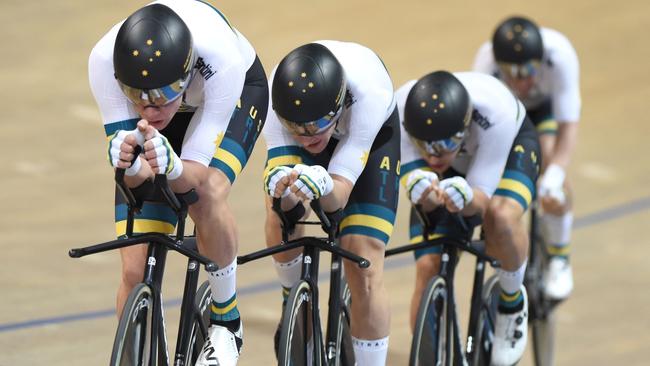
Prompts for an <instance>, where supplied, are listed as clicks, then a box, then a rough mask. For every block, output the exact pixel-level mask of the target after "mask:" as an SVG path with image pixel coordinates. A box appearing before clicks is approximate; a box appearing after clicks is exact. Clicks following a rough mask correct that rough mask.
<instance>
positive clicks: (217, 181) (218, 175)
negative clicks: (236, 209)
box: [190, 168, 231, 221]
mask: <svg viewBox="0 0 650 366" xmlns="http://www.w3.org/2000/svg"><path fill="white" fill-rule="evenodd" d="M195 189H196V192H197V194H198V196H199V201H198V202H197V203H195V204H193V205H192V206H190V216H191V217H192V219H193V220H195V221H197V220H201V218H202V217H203V216H204V214H205V213H206V212H209V211H211V210H214V209H215V207H216V206H218V205H220V204H225V203H226V202H227V199H228V195H229V194H230V189H231V184H230V181H229V180H228V177H226V175H225V174H224V173H223V172H221V171H220V170H218V169H212V168H211V169H209V172H208V174H206V175H205V179H204V180H203V181H202V182H200V184H199V185H198V187H196V188H195ZM207 217H209V216H207Z"/></svg>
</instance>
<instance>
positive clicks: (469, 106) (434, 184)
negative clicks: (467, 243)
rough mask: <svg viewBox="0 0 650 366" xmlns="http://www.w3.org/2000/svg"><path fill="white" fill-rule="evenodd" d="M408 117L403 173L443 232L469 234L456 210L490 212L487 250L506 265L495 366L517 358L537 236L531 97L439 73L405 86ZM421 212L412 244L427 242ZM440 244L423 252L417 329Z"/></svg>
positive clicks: (480, 79) (491, 82) (486, 79)
mask: <svg viewBox="0 0 650 366" xmlns="http://www.w3.org/2000/svg"><path fill="white" fill-rule="evenodd" d="M395 95H396V98H397V105H398V108H399V111H400V117H401V119H402V127H403V131H402V142H401V144H402V145H401V149H402V159H403V160H402V161H403V164H402V169H401V170H402V176H401V180H402V182H403V183H404V185H405V187H406V189H407V194H408V196H409V199H410V200H411V202H412V203H413V204H417V205H422V208H423V210H424V211H426V215H427V217H428V219H429V222H431V223H432V224H435V234H438V235H467V234H469V233H467V232H463V231H461V230H459V228H460V226H459V225H455V224H454V221H452V219H453V217H452V216H451V215H450V214H449V213H460V215H462V216H464V217H466V218H470V220H469V221H472V220H473V219H471V218H472V217H475V216H476V217H478V218H482V219H483V227H484V230H485V235H486V249H487V253H488V254H489V255H491V256H493V257H495V258H497V259H499V261H500V262H501V266H502V267H501V269H499V270H498V271H497V273H498V277H499V285H500V287H501V295H500V297H499V306H498V311H497V317H496V325H495V335H494V342H493V347H492V363H491V364H493V365H512V364H514V363H515V362H516V361H517V360H519V358H520V357H521V355H522V354H523V351H524V348H525V345H526V339H527V317H528V314H527V311H528V306H527V301H528V300H527V297H526V290H525V288H524V286H523V277H524V271H525V268H526V258H527V251H528V236H527V233H526V230H525V228H524V225H523V222H522V220H521V218H522V216H523V215H524V213H525V211H526V210H527V208H528V204H529V203H530V201H531V197H533V196H534V194H535V186H534V184H535V180H536V178H537V173H538V160H537V159H538V156H537V155H538V153H539V144H538V141H537V134H536V133H535V129H534V127H533V125H532V123H531V122H530V121H529V119H528V118H527V117H526V112H525V109H524V106H523V105H522V103H521V102H520V101H519V100H518V99H517V98H516V97H515V96H514V95H513V94H512V93H511V92H510V91H509V90H508V89H507V88H506V87H505V86H504V85H503V84H502V83H501V82H499V81H498V80H497V79H495V78H493V77H491V76H489V75H484V74H481V73H475V72H460V73H454V74H452V73H449V72H447V71H436V72H433V73H430V74H428V75H425V76H424V77H422V78H421V79H419V80H417V81H416V80H411V81H409V82H407V83H406V84H404V85H403V86H402V87H401V88H399V89H398V91H397V92H396V94H395ZM422 233H423V228H422V226H421V224H420V223H419V221H418V220H417V215H414V212H413V211H412V212H411V242H412V243H417V242H421V241H422V240H423V238H422ZM439 253H440V247H432V248H429V249H424V250H418V251H416V252H415V258H416V286H415V291H414V294H413V298H412V302H411V327H413V324H414V323H415V316H416V312H417V306H418V304H419V302H420V298H421V296H422V291H423V290H424V287H425V286H426V284H427V282H428V281H429V280H430V279H431V278H432V277H433V276H434V275H435V274H437V273H438V271H439V268H440V255H439Z"/></svg>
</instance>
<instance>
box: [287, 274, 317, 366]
mask: <svg viewBox="0 0 650 366" xmlns="http://www.w3.org/2000/svg"><path fill="white" fill-rule="evenodd" d="M312 299H313V296H312V289H311V286H310V285H309V283H308V282H307V281H300V282H298V284H296V286H294V287H293V288H292V289H291V292H290V293H289V297H288V298H287V305H286V307H285V308H284V314H283V317H282V318H283V320H282V332H281V333H280V344H279V347H278V365H279V366H296V365H316V366H319V365H321V360H322V358H321V356H320V345H317V344H314V342H313V334H314V331H315V329H314V324H313V322H312V310H311V308H312ZM316 331H319V332H320V329H318V330H316ZM310 338H311V357H310V352H309V350H310V346H309V342H310Z"/></svg>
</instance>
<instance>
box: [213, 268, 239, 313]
mask: <svg viewBox="0 0 650 366" xmlns="http://www.w3.org/2000/svg"><path fill="white" fill-rule="evenodd" d="M208 282H210V290H212V301H216V302H225V301H228V300H230V299H231V298H232V297H233V296H234V295H235V291H236V289H237V258H235V259H234V260H233V261H232V263H230V264H229V265H227V266H226V267H225V268H221V269H219V270H218V271H216V272H208Z"/></svg>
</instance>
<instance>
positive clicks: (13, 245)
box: [0, 0, 650, 366]
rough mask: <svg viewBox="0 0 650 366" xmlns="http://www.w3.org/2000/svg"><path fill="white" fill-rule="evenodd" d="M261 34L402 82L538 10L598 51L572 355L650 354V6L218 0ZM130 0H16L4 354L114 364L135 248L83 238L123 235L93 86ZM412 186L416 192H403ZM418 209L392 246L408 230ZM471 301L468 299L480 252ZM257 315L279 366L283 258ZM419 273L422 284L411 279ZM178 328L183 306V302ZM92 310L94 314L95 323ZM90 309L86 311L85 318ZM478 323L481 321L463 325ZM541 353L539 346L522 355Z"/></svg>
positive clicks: (8, 19) (406, 295) (399, 274)
mask: <svg viewBox="0 0 650 366" xmlns="http://www.w3.org/2000/svg"><path fill="white" fill-rule="evenodd" d="M212 3H213V4H214V5H216V6H217V7H218V8H220V9H221V10H222V11H223V12H224V13H225V14H226V15H227V16H228V17H229V18H230V20H231V21H232V23H233V24H234V25H235V26H236V27H237V28H238V29H239V30H240V31H241V32H242V33H243V34H245V35H246V37H247V38H248V39H249V40H250V41H251V42H252V43H253V45H254V46H255V47H256V49H257V51H258V53H259V55H260V58H261V59H262V61H263V63H264V66H265V67H266V69H267V72H268V71H269V70H270V69H271V68H272V67H273V65H274V64H275V63H277V62H278V61H279V60H280V58H281V57H282V56H284V55H285V54H286V53H287V52H288V51H289V50H291V49H292V48H294V47H295V46H297V45H300V44H303V43H306V42H309V41H311V40H315V39H340V40H349V41H356V42H359V43H362V44H365V45H367V46H369V47H371V48H373V49H374V50H375V51H376V52H377V53H378V54H379V55H380V56H381V57H382V58H383V60H384V62H385V63H386V65H387V67H388V69H389V71H390V73H391V75H392V78H393V82H394V85H395V87H396V88H397V87H399V86H400V85H401V84H402V83H404V82H405V81H407V80H409V79H413V78H417V77H420V76H421V75H424V74H425V73H428V72H430V71H432V70H434V69H441V68H445V69H449V70H452V71H460V70H466V69H468V68H469V67H470V66H471V63H472V60H473V57H474V53H475V51H476V49H477V47H478V46H479V45H480V44H481V43H482V42H483V41H484V40H485V39H487V38H488V37H489V36H490V34H491V32H492V30H493V28H494V26H495V25H496V23H497V22H498V21H499V20H501V19H502V18H503V17H505V16H507V15H510V14H513V13H522V14H527V15H529V16H531V17H533V18H534V19H536V20H537V21H538V22H539V23H540V24H543V25H545V26H548V27H552V28H555V29H558V30H560V31H562V32H563V33H565V34H566V35H567V36H568V37H569V38H570V39H571V41H572V42H573V45H574V46H575V48H576V49H577V52H578V55H579V57H580V61H581V63H580V66H581V85H582V98H583V110H582V121H581V131H580V143H579V146H578V148H577V151H576V153H575V155H574V161H573V165H572V167H571V169H570V172H569V175H570V177H571V179H572V181H573V186H574V187H575V191H576V217H577V219H578V220H577V223H576V228H575V231H574V239H573V244H574V245H573V248H574V255H573V265H574V273H575V282H576V286H575V293H574V294H573V296H572V297H571V299H570V300H569V301H568V302H567V303H566V304H564V305H562V306H561V308H560V309H559V312H558V317H559V320H558V324H559V330H558V348H559V350H558V362H557V364H558V365H589V366H591V365H647V364H648V363H649V362H650V361H648V359H649V356H650V346H648V345H649V344H650V335H649V334H650V332H648V329H650V316H648V309H650V291H648V285H649V284H650V280H649V279H650V267H649V266H648V264H647V263H648V257H649V254H650V250H649V249H648V248H649V244H650V240H648V239H647V237H646V236H645V235H646V233H647V231H646V230H644V229H643V227H644V226H645V225H647V224H648V222H650V210H648V208H650V199H649V197H650V164H649V163H648V156H647V150H644V149H645V147H644V146H647V142H646V141H647V140H646V139H647V138H648V136H650V120H648V117H647V115H646V106H647V103H648V100H650V72H648V61H647V60H648V59H649V58H650V48H649V47H648V41H647V32H648V26H649V25H650V5H648V2H647V1H641V0H632V1H624V2H621V1H619V2H610V1H602V0H597V1H591V0H572V1H558V0H550V1H540V2H534V3H533V2H521V1H506V0H499V1H489V2H486V1H465V0H460V1H456V2H450V1H446V2H442V1H400V2H380V1H366V0H363V1H359V0H357V1H343V0H335V1H296V0H283V1H225V2H221V3H219V2H215V1H212ZM143 4H144V3H143V2H139V1H127V0H111V1H109V0H95V1H82V0H54V1H33V2H27V1H18V0H3V1H2V2H0V35H1V37H0V49H1V50H2V57H1V58H0V81H1V82H2V85H1V87H0V90H1V91H0V96H1V97H0V109H1V110H2V111H3V118H2V123H0V151H2V156H5V157H7V159H6V160H4V166H3V168H2V173H0V204H1V205H2V207H1V208H0V252H1V253H2V254H1V255H0V258H1V259H0V290H1V295H0V366H15V365H35V364H47V365H61V366H63V365H66V366H68V365H104V364H106V363H107V361H108V359H109V357H110V349H111V345H112V338H113V335H114V330H115V326H116V319H115V317H114V316H113V315H111V312H112V309H113V306H114V295H115V291H116V288H117V283H118V280H119V274H120V272H119V269H120V261H119V256H118V255H117V253H108V254H102V255H97V256H93V257H89V258H85V259H82V260H72V259H69V258H68V257H67V251H68V249H69V248H71V247H78V246H82V245H87V244H91V243H94V242H100V241H105V240H110V239H112V237H113V235H114V234H113V223H112V222H113V209H112V199H113V190H112V181H111V178H112V171H111V169H110V168H109V167H108V164H107V163H106V159H105V153H106V152H105V150H106V147H105V141H104V132H103V128H102V126H101V122H100V119H99V114H98V112H97V108H96V106H95V103H94V100H93V98H92V95H91V93H90V90H89V87H88V76H87V58H88V54H89V52H90V49H91V48H92V46H93V45H94V43H95V42H96V41H97V40H98V39H99V38H100V37H101V36H102V35H103V34H104V33H105V32H106V31H107V30H108V29H109V28H110V27H111V26H112V25H113V24H114V23H116V22H117V21H119V20H120V19H122V18H124V17H126V16H127V15H128V14H130V13H131V12H132V11H134V10H135V9H137V8H138V7H140V6H141V5H143ZM264 158H265V145H264V142H263V140H261V139H260V141H259V143H258V144H257V146H256V148H255V151H254V154H253V157H252V159H251V160H250V162H249V164H248V166H247V167H246V169H245V171H244V173H243V174H242V176H241V177H240V178H239V180H238V181H237V184H236V185H235V187H234V190H233V192H232V198H231V204H232V206H233V210H234V212H235V213H236V215H237V218H238V219H239V221H238V225H239V231H240V234H241V248H240V252H241V253H247V252H250V251H253V250H256V249H258V248H261V247H262V246H263V237H262V236H260V233H261V228H262V225H263V216H262V215H261V214H260V212H262V205H263V203H262V202H263V201H262V200H263V192H262V190H261V182H260V178H261V174H262V167H263V163H264ZM402 197H403V195H402ZM405 201H406V200H403V202H402V204H401V205H400V210H399V217H398V222H397V224H396V228H395V232H394V238H393V240H392V241H391V243H390V245H391V246H394V245H398V244H401V243H404V242H406V241H407V222H408V221H407V210H406V209H407V205H406V203H407V202H405ZM411 261H412V260H411V258H410V257H408V256H404V257H402V258H400V259H399V260H397V261H395V262H389V266H391V269H389V270H387V272H386V285H387V288H388V291H389V294H390V297H391V309H392V329H391V341H390V351H389V361H388V364H390V365H404V364H406V359H407V356H408V347H409V344H410V332H409V330H408V326H407V316H408V311H407V309H408V303H409V299H410V295H411V290H412V287H411V286H409V285H408V283H410V282H411V281H412V278H413V276H414V274H413V268H412V266H411V265H410V264H411ZM462 265H463V269H464V270H463V269H461V271H460V273H459V274H460V279H459V280H460V281H461V286H460V287H459V292H460V293H461V296H460V299H459V301H460V306H461V307H460V311H461V312H462V311H467V308H468V306H467V303H466V301H465V300H466V296H465V295H464V294H465V293H467V290H468V287H467V283H468V281H469V272H470V271H469V269H470V268H469V261H467V260H465V261H464V263H462ZM238 273H239V274H238V283H239V287H240V288H241V289H242V291H241V293H240V296H239V301H240V304H241V305H240V309H241V312H242V314H243V316H244V321H245V348H244V354H243V355H242V358H241V362H240V365H244V366H245V365H261V364H270V363H273V361H274V357H273V351H272V335H273V332H274V330H275V326H276V324H277V320H278V318H279V311H280V292H279V290H278V287H277V285H275V281H274V280H275V274H274V271H273V268H272V265H271V262H270V260H263V261H260V262H259V263H253V264H249V265H245V266H242V267H241V268H240V271H239V272H238ZM183 275H184V264H183V261H182V260H179V259H178V257H176V256H174V255H171V257H170V261H169V263H168V272H167V274H166V278H165V279H166V288H165V294H166V297H167V298H169V299H171V300H174V299H177V298H178V297H180V290H179V289H180V286H182V281H183ZM405 284H407V285H405ZM167 312H168V314H169V318H170V324H172V325H170V330H171V331H172V332H171V335H170V337H171V338H174V336H173V335H174V333H173V332H175V327H174V326H173V324H174V323H175V319H177V313H178V306H174V305H172V306H169V307H168V309H167ZM77 318H83V319H77ZM73 319H77V320H73ZM463 330H465V326H463ZM521 364H522V365H530V364H531V361H530V355H527V356H526V357H525V358H524V360H523V361H522V362H521Z"/></svg>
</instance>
